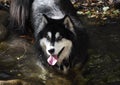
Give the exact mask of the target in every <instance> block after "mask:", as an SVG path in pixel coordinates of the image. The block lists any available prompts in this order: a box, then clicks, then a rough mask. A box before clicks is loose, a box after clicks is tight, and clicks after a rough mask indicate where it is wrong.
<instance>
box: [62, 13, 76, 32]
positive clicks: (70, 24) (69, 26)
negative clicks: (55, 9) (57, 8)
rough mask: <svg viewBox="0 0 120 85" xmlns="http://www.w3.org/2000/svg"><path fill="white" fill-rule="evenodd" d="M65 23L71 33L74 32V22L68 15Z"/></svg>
mask: <svg viewBox="0 0 120 85" xmlns="http://www.w3.org/2000/svg"><path fill="white" fill-rule="evenodd" d="M63 23H64V25H65V26H66V27H67V28H68V29H69V30H70V31H72V32H74V25H73V22H72V20H71V19H70V17H69V16H67V15H66V16H65V17H64V21H63Z"/></svg>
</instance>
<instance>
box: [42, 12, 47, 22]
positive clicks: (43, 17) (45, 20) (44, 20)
mask: <svg viewBox="0 0 120 85" xmlns="http://www.w3.org/2000/svg"><path fill="white" fill-rule="evenodd" d="M42 22H43V23H44V24H47V23H48V17H47V16H46V15H45V14H43V16H42Z"/></svg>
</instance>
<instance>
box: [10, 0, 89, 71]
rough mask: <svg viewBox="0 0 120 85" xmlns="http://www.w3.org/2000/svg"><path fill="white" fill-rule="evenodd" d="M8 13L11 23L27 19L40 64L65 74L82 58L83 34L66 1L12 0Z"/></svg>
mask: <svg viewBox="0 0 120 85" xmlns="http://www.w3.org/2000/svg"><path fill="white" fill-rule="evenodd" d="M10 12H11V19H12V22H13V25H15V24H18V25H19V27H22V28H25V26H26V25H27V24H28V21H27V20H29V19H30V21H31V24H32V25H33V29H34V35H35V39H36V47H37V48H38V50H39V55H40V56H39V63H41V64H40V65H43V66H44V67H48V66H49V67H52V68H54V69H57V70H59V71H61V72H64V73H66V72H67V71H68V70H69V69H70V68H73V67H75V66H76V65H80V64H81V63H83V62H84V61H85V59H86V56H87V36H86V33H85V32H84V29H83V28H82V26H81V22H80V20H79V18H78V17H77V15H76V11H75V9H74V8H73V6H72V4H71V2H70V1H69V0H12V1H11V11H10ZM22 28H21V29H22Z"/></svg>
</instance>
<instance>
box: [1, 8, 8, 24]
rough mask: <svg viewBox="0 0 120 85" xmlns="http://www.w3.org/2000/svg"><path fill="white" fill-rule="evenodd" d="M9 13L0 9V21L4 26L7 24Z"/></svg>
mask: <svg viewBox="0 0 120 85" xmlns="http://www.w3.org/2000/svg"><path fill="white" fill-rule="evenodd" d="M8 20H9V13H8V12H6V11H3V10H0V23H1V24H3V25H4V26H7V25H8Z"/></svg>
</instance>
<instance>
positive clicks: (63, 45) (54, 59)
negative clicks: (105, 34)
mask: <svg viewBox="0 0 120 85" xmlns="http://www.w3.org/2000/svg"><path fill="white" fill-rule="evenodd" d="M42 21H43V22H44V23H45V25H44V27H43V29H42V30H41V31H40V33H39V40H38V41H39V45H40V47H41V48H42V50H43V52H44V54H45V55H46V56H47V60H46V61H48V64H50V65H55V64H57V65H61V63H62V62H63V60H67V59H69V56H70V53H71V50H72V47H73V40H74V36H75V32H74V26H73V23H72V21H71V19H70V18H69V17H68V16H65V17H64V18H63V19H60V20H53V19H50V18H48V17H47V16H45V15H44V16H43V18H42Z"/></svg>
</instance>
